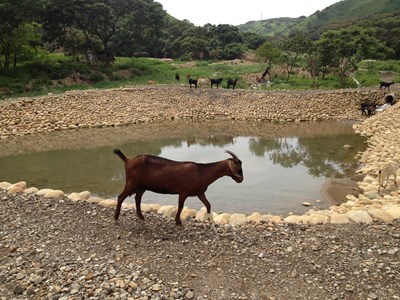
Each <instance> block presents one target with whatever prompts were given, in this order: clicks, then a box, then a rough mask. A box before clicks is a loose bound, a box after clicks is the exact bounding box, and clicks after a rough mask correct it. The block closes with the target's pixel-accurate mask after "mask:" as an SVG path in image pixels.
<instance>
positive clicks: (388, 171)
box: [378, 162, 400, 194]
mask: <svg viewBox="0 0 400 300" xmlns="http://www.w3.org/2000/svg"><path fill="white" fill-rule="evenodd" d="M399 167H400V166H399V164H398V163H394V162H390V163H387V164H386V165H384V166H383V167H382V168H380V169H379V176H378V182H379V187H378V193H379V194H380V189H381V186H382V187H383V188H384V189H386V186H387V184H388V183H389V177H390V175H393V176H394V184H395V185H396V186H397V181H396V179H397V170H398V169H399ZM385 180H386V184H385V185H383V182H384V181H385Z"/></svg>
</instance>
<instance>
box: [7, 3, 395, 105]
mask: <svg viewBox="0 0 400 300" xmlns="http://www.w3.org/2000/svg"><path fill="white" fill-rule="evenodd" d="M0 19H1V20H2V22H0V98H5V97H14V96H18V95H36V94H43V93H48V92H52V93H55V92H62V91H65V90H67V89H76V88H79V89H85V88H91V87H94V88H110V87H119V86H124V85H135V84H148V83H149V82H150V81H152V82H154V81H155V82H157V83H158V84H173V83H175V81H174V78H175V73H176V72H178V73H180V74H181V78H182V81H183V80H185V75H186V74H192V77H193V78H209V77H223V78H225V79H228V78H242V79H241V80H239V82H238V85H237V87H238V88H247V87H248V85H251V84H254V80H255V76H256V74H259V75H260V76H261V74H262V72H263V71H264V70H265V68H266V67H269V68H270V71H271V74H273V76H272V78H269V79H272V80H271V81H272V84H270V85H264V86H265V88H278V89H294V88H300V89H305V88H322V89H324V88H345V87H354V86H355V85H356V80H357V81H358V82H360V83H361V85H362V86H371V85H375V84H376V83H377V82H378V81H379V79H380V78H379V74H378V71H379V70H382V69H384V70H386V71H390V70H392V71H393V72H395V73H393V74H392V75H391V76H392V77H393V78H396V76H398V74H399V70H398V62H397V61H396V60H400V3H399V2H398V1H395V0H343V1H340V2H338V3H336V4H334V5H331V6H330V7H328V8H326V9H324V10H322V11H320V12H316V13H315V14H313V15H312V16H310V17H307V18H306V17H304V16H303V17H300V18H298V19H290V18H278V19H271V20H263V21H260V22H249V23H247V24H245V26H239V27H237V26H232V25H228V24H220V25H217V26H216V25H212V24H206V25H204V26H194V25H193V24H191V23H190V22H188V21H187V20H184V21H180V20H177V19H175V18H173V17H171V16H169V15H168V14H167V13H166V12H165V11H164V10H163V8H162V6H161V4H159V3H158V2H155V1H153V0H81V1H75V0H19V1H15V0H2V1H1V3H0ZM266 26H267V27H268V28H267V33H265V32H263V28H264V29H265V28H266ZM244 30H246V31H244ZM261 34H264V35H261ZM248 53H250V54H251V55H254V54H255V56H256V58H257V59H258V60H257V61H253V63H237V60H238V59H243V57H246V56H248ZM163 57H168V58H172V59H173V61H162V60H159V59H157V58H163ZM229 60H230V61H231V62H228V61H229ZM366 60H367V62H368V61H369V63H364V62H363V61H366ZM373 60H376V61H377V62H376V63H372V62H373ZM232 61H233V62H232ZM386 61H387V63H386ZM352 77H353V78H354V77H355V78H356V80H354V79H352ZM381 77H382V76H381ZM249 78H250V79H251V78H253V79H254V80H250V79H249ZM394 80H395V81H397V79H394Z"/></svg>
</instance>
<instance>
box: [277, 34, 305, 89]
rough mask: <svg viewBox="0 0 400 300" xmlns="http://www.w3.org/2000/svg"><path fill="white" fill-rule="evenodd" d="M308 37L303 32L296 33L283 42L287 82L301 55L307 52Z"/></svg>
mask: <svg viewBox="0 0 400 300" xmlns="http://www.w3.org/2000/svg"><path fill="white" fill-rule="evenodd" d="M308 41H309V39H308V37H307V36H306V35H305V34H303V33H295V34H293V35H292V36H290V37H289V38H288V39H287V40H285V41H284V42H283V45H282V48H283V50H284V51H283V53H282V57H283V61H284V64H285V68H286V74H287V75H286V82H289V77H290V74H291V73H292V70H293V68H294V67H295V66H296V63H297V60H298V58H299V56H300V55H301V54H303V53H306V51H307V47H308Z"/></svg>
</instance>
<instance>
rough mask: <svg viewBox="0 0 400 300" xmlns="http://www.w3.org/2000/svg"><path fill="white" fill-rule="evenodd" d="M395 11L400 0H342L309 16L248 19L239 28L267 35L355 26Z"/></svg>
mask: <svg viewBox="0 0 400 300" xmlns="http://www.w3.org/2000/svg"><path fill="white" fill-rule="evenodd" d="M396 10H400V1H399V0H343V1H340V2H337V3H335V4H332V5H331V6H329V7H327V8H325V9H323V10H321V11H316V12H315V13H314V14H312V15H311V16H309V17H307V18H305V17H301V18H279V19H268V20H261V21H253V22H247V23H246V24H243V25H239V26H238V27H239V30H240V31H250V32H256V33H259V34H262V35H264V36H273V35H276V34H278V35H279V34H283V35H287V34H288V32H289V31H290V30H302V31H307V32H311V33H318V32H321V31H322V30H325V29H329V28H337V27H341V26H343V24H352V25H355V24H357V23H359V22H363V21H365V20H367V19H371V18H374V19H375V18H377V17H378V16H380V15H383V14H387V13H392V12H394V11H396Z"/></svg>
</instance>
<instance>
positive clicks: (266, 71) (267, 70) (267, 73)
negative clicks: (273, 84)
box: [261, 67, 271, 79]
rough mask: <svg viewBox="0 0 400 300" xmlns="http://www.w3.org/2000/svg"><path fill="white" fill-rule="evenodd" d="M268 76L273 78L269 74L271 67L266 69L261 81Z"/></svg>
mask: <svg viewBox="0 0 400 300" xmlns="http://www.w3.org/2000/svg"><path fill="white" fill-rule="evenodd" d="M267 75H268V77H269V78H271V75H270V74H269V67H268V68H267V69H265V71H264V73H263V74H262V76H261V79H265V76H267Z"/></svg>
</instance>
